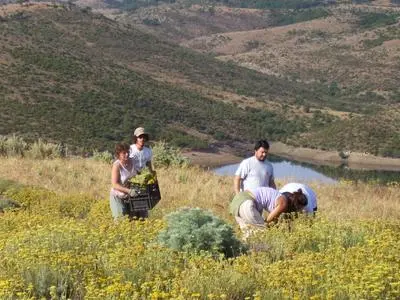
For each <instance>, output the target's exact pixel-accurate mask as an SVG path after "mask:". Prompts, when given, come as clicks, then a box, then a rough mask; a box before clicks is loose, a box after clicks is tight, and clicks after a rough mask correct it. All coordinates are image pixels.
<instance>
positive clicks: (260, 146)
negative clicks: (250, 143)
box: [254, 140, 269, 161]
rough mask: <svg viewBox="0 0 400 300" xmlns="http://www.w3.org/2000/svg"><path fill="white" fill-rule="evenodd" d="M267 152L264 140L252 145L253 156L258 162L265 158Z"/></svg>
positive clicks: (267, 148) (266, 144) (267, 145)
mask: <svg viewBox="0 0 400 300" xmlns="http://www.w3.org/2000/svg"><path fill="white" fill-rule="evenodd" d="M268 150H269V144H268V142H267V141H266V140H260V141H257V142H256V144H255V145H254V156H255V157H256V158H257V159H258V160H260V161H264V160H265V159H266V158H267V155H268Z"/></svg>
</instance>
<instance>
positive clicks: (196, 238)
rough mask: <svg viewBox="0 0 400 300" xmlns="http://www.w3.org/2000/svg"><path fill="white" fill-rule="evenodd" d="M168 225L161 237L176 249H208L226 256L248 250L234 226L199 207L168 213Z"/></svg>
mask: <svg viewBox="0 0 400 300" xmlns="http://www.w3.org/2000/svg"><path fill="white" fill-rule="evenodd" d="M166 219H167V227H166V229H165V230H164V231H162V232H160V234H159V241H160V242H161V243H162V244H163V245H166V246H168V247H170V248H172V249H175V250H180V251H188V252H200V251H207V252H209V253H211V254H213V255H219V254H220V253H223V254H224V256H225V257H233V256H237V255H239V254H241V253H243V252H246V247H245V246H244V245H243V244H242V243H241V242H240V241H239V240H238V239H237V238H236V237H235V235H234V231H233V229H232V227H231V226H230V225H228V224H226V223H225V222H224V221H223V220H221V219H219V218H217V217H215V216H214V215H212V214H211V213H210V212H206V211H203V210H201V209H199V208H190V209H183V210H181V211H178V212H173V213H171V214H169V215H167V216H166Z"/></svg>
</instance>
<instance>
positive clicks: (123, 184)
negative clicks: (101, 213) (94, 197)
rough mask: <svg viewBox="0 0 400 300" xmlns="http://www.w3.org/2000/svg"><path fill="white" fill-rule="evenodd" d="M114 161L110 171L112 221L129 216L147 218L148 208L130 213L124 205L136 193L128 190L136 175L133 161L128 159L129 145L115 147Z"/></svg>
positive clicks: (130, 189) (136, 193) (122, 144)
mask: <svg viewBox="0 0 400 300" xmlns="http://www.w3.org/2000/svg"><path fill="white" fill-rule="evenodd" d="M115 157H116V161H115V162H114V163H113V165H112V169H111V185H112V188H111V192H110V208H111V213H112V216H113V218H114V219H117V218H119V217H122V216H124V215H129V217H131V218H134V217H136V218H147V217H148V215H149V212H148V208H143V210H139V211H134V212H132V211H130V210H129V209H128V206H127V205H126V203H125V200H126V199H128V198H129V197H135V196H137V195H138V192H137V190H136V189H134V188H129V185H128V183H129V180H130V179H131V178H132V177H134V176H135V175H136V174H137V171H138V170H137V169H136V168H135V164H134V162H133V159H131V158H129V145H128V144H124V143H121V144H117V145H116V146H115Z"/></svg>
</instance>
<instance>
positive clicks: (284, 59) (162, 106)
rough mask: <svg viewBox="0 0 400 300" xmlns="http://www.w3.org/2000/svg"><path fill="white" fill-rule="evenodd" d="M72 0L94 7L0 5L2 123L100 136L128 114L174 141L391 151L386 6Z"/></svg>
mask: <svg viewBox="0 0 400 300" xmlns="http://www.w3.org/2000/svg"><path fill="white" fill-rule="evenodd" d="M79 3H80V5H82V6H86V5H91V7H93V8H88V7H82V8H80V9H79V8H77V7H75V6H74V5H72V4H71V3H70V4H68V5H54V4H35V5H7V6H2V7H1V15H0V17H1V21H2V22H0V29H1V31H2V36H1V39H2V45H1V47H2V48H1V49H2V50H1V52H0V61H1V62H2V64H1V65H0V75H1V77H0V82H1V83H2V88H1V91H2V94H1V96H0V101H1V102H2V103H3V104H2V106H3V108H2V111H1V112H0V113H1V114H2V116H4V118H3V120H4V122H3V124H2V126H1V127H0V133H1V134H9V133H14V132H16V133H18V134H22V135H24V136H28V137H30V138H38V137H40V136H42V135H43V132H44V135H45V137H46V138H49V139H51V140H53V141H60V140H64V138H65V137H66V139H67V142H69V143H70V142H75V143H77V144H82V143H85V144H87V145H89V144H88V143H89V142H88V141H89V140H90V145H92V143H93V140H96V141H98V143H97V142H96V145H101V146H102V147H104V146H106V145H110V144H111V143H113V142H114V141H116V140H120V139H121V138H123V137H126V136H127V132H129V131H130V130H132V127H133V126H134V125H133V124H132V123H134V122H137V123H142V124H143V123H145V124H146V126H147V127H149V128H151V130H152V131H153V132H154V133H155V135H153V136H155V137H156V138H167V139H174V142H176V143H177V144H179V145H180V146H189V147H207V146H208V145H209V144H215V145H217V146H218V145H226V144H227V143H229V142H230V143H232V144H234V143H240V142H250V141H251V140H254V139H255V138H258V137H267V138H268V139H271V140H279V141H282V142H285V143H289V144H291V145H294V146H303V147H310V148H319V149H329V150H334V151H337V150H341V149H350V150H352V151H360V152H365V149H368V152H370V153H373V154H375V155H383V156H395V157H398V156H400V153H399V150H398V149H400V132H399V130H400V129H399V128H400V126H398V124H400V112H399V109H400V108H399V102H400V101H399V99H400V91H399V88H398V85H397V82H398V79H399V78H398V74H399V72H398V70H399V60H398V51H399V50H398V40H399V26H398V25H399V23H398V22H399V20H398V8H396V7H392V6H391V7H389V6H388V5H389V3H386V5H387V6H386V7H383V6H381V7H375V8H371V7H370V6H366V5H346V6H345V5H330V6H327V7H325V6H324V7H317V8H310V9H289V10H288V9H279V10H274V9H249V8H247V9H241V8H240V9H239V8H233V7H222V6H218V5H186V4H185V5H184V3H176V4H172V5H159V6H157V7H141V8H138V9H136V10H131V11H129V12H127V11H120V10H116V9H115V8H111V9H110V6H107V5H105V4H104V3H103V4H100V3H98V2H94V1H92V2H79ZM381 5H383V4H381ZM38 9H41V10H40V11H39V10H38ZM92 11H94V12H102V13H103V14H105V15H106V16H107V17H109V18H108V19H107V18H104V17H103V16H101V15H100V14H93V13H92ZM110 18H111V19H110ZM178 43H179V44H180V45H182V46H184V47H179V45H178ZM188 48H190V49H188ZM192 50H195V51H192ZM16 82H18V84H15V83H16ZM54 100H56V101H54ZM34 103H35V104H38V103H39V105H31V104H34ZM71 104H72V105H71ZM126 106H129V107H132V108H134V109H130V110H125V109H124V107H126ZM110 111H111V112H112V115H111V114H110ZM15 112H17V113H15ZM13 114H14V115H15V114H16V116H13ZM145 116H146V117H145ZM382 116H384V117H382ZM149 117H150V118H149ZM27 119H28V120H29V122H26V120H27ZM149 119H150V120H149ZM31 120H32V121H31ZM99 120H101V121H100V122H99ZM132 120H135V121H134V122H133V121H132ZM116 123H118V125H117V128H115V129H113V130H111V132H110V129H109V128H112V127H113V126H115V125H114V124H116ZM65 124H73V125H72V130H69V131H68V134H67V133H66V127H68V126H66V125H65ZM78 124H79V125H78ZM44 128H46V129H45V130H44ZM49 129H50V130H49ZM69 129H71V128H69ZM39 132H40V133H39ZM243 133H245V134H243ZM92 139H93V140H92Z"/></svg>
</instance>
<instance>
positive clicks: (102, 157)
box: [93, 150, 113, 164]
mask: <svg viewBox="0 0 400 300" xmlns="http://www.w3.org/2000/svg"><path fill="white" fill-rule="evenodd" d="M93 159H94V160H96V161H102V162H105V163H107V164H110V163H111V162H112V161H113V155H112V154H111V153H110V152H109V151H103V152H99V151H97V150H94V151H93Z"/></svg>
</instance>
